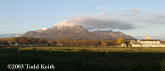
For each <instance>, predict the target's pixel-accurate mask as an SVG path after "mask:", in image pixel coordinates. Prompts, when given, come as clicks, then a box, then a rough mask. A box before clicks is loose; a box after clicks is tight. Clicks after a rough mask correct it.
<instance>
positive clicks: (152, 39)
mask: <svg viewBox="0 0 165 71" xmlns="http://www.w3.org/2000/svg"><path fill="white" fill-rule="evenodd" d="M140 41H160V40H159V39H141V40H140Z"/></svg>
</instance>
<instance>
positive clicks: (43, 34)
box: [22, 21, 135, 40]
mask: <svg viewBox="0 0 165 71" xmlns="http://www.w3.org/2000/svg"><path fill="white" fill-rule="evenodd" d="M64 22H65V21H64ZM22 37H35V38H46V39H49V40H53V39H54V38H65V39H70V40H71V39H72V40H83V39H85V40H110V39H117V38H119V37H122V38H124V39H135V38H134V37H132V36H129V35H126V34H124V33H122V32H113V31H112V30H109V31H99V30H98V31H92V32H89V31H88V30H87V29H85V28H84V27H83V26H80V25H76V24H71V25H67V24H64V23H63V22H61V23H58V24H57V25H55V26H53V27H51V28H48V29H39V30H37V31H29V32H27V33H25V34H23V35H22Z"/></svg>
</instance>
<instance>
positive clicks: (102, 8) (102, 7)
mask: <svg viewBox="0 0 165 71" xmlns="http://www.w3.org/2000/svg"><path fill="white" fill-rule="evenodd" d="M108 9H109V7H107V6H101V7H98V8H96V10H108Z"/></svg>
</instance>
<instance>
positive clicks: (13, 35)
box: [0, 34, 21, 38]
mask: <svg viewBox="0 0 165 71" xmlns="http://www.w3.org/2000/svg"><path fill="white" fill-rule="evenodd" d="M17 36H21V34H0V38H8V37H17Z"/></svg>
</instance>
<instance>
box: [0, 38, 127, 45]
mask: <svg viewBox="0 0 165 71" xmlns="http://www.w3.org/2000/svg"><path fill="white" fill-rule="evenodd" d="M16 43H17V44H18V45H19V46H67V47H69V46H76V47H99V46H104V47H107V46H118V45H121V44H123V43H126V41H125V40H124V39H123V38H118V39H116V40H68V39H61V38H58V39H57V38H55V39H54V40H52V41H49V40H47V39H44V38H32V37H11V38H1V39H0V46H15V44H16Z"/></svg>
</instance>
